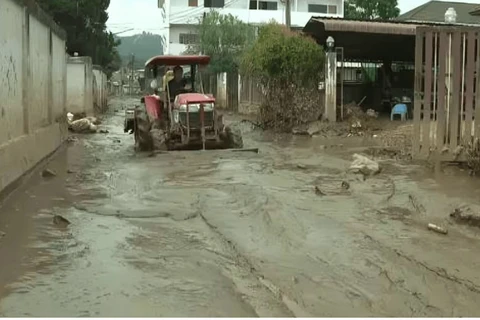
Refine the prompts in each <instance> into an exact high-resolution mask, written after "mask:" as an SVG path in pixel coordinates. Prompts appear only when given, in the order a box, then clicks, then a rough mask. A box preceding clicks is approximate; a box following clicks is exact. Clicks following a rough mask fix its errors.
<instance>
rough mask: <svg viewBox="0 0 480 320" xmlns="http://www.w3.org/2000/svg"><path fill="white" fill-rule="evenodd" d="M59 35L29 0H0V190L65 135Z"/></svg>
mask: <svg viewBox="0 0 480 320" xmlns="http://www.w3.org/2000/svg"><path fill="white" fill-rule="evenodd" d="M65 38H66V35H65V32H64V31H63V30H61V29H60V28H59V27H58V26H57V25H56V24H55V23H54V22H53V20H52V19H51V18H50V17H48V16H47V15H46V14H45V13H44V12H43V11H41V10H40V9H39V7H38V5H37V4H36V3H35V2H33V1H27V0H0V192H2V191H3V190H4V189H5V188H6V187H7V186H9V185H10V184H12V183H13V182H14V181H15V180H17V179H18V178H20V177H21V176H22V175H23V174H24V173H25V172H27V171H28V170H30V169H31V168H33V167H34V166H35V165H36V164H37V163H38V162H39V161H41V160H42V159H43V158H45V157H46V156H48V155H49V154H51V153H52V152H54V151H55V150H56V149H57V148H58V147H59V146H60V145H61V143H62V142H63V141H64V139H65V138H66V133H67V131H66V121H65V92H66V70H67V69H66V65H67V63H66V54H65Z"/></svg>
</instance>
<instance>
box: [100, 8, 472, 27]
mask: <svg viewBox="0 0 480 320" xmlns="http://www.w3.org/2000/svg"><path fill="white" fill-rule="evenodd" d="M454 1H455V0H454ZM425 2H427V0H398V3H399V7H400V11H401V12H402V13H404V12H406V11H408V10H411V9H413V8H415V7H417V6H419V5H421V4H424V3H425ZM456 2H470V3H479V2H480V0H462V1H456ZM108 14H109V16H110V18H109V20H108V22H107V26H108V27H109V29H110V30H111V31H112V32H113V33H116V32H121V31H125V30H128V29H133V30H131V31H128V32H124V33H122V35H132V34H137V33H140V32H142V31H148V32H151V33H159V32H161V30H162V28H164V26H163V25H162V22H161V21H162V17H161V12H160V9H158V8H157V0H110V7H109V8H108Z"/></svg>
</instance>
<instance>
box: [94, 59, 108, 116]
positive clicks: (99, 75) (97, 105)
mask: <svg viewBox="0 0 480 320" xmlns="http://www.w3.org/2000/svg"><path fill="white" fill-rule="evenodd" d="M93 79H94V81H93V84H94V90H93V92H94V96H93V106H94V109H95V110H97V111H100V112H103V111H106V110H107V108H108V98H107V97H108V93H107V90H108V88H107V82H108V79H107V75H106V74H105V73H104V72H103V71H102V69H101V68H99V67H94V68H93Z"/></svg>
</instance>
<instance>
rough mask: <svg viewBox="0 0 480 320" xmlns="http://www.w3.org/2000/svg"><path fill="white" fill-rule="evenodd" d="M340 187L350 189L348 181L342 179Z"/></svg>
mask: <svg viewBox="0 0 480 320" xmlns="http://www.w3.org/2000/svg"><path fill="white" fill-rule="evenodd" d="M342 189H345V190H348V189H350V183H348V182H347V181H342Z"/></svg>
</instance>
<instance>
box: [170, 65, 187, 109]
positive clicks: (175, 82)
mask: <svg viewBox="0 0 480 320" xmlns="http://www.w3.org/2000/svg"><path fill="white" fill-rule="evenodd" d="M186 84H187V81H186V80H185V79H184V78H183V68H182V67H180V66H175V68H173V79H172V80H170V81H169V82H168V92H169V95H170V100H171V101H173V100H175V97H176V96H177V95H178V94H180V93H182V91H183V90H185V86H186Z"/></svg>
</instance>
